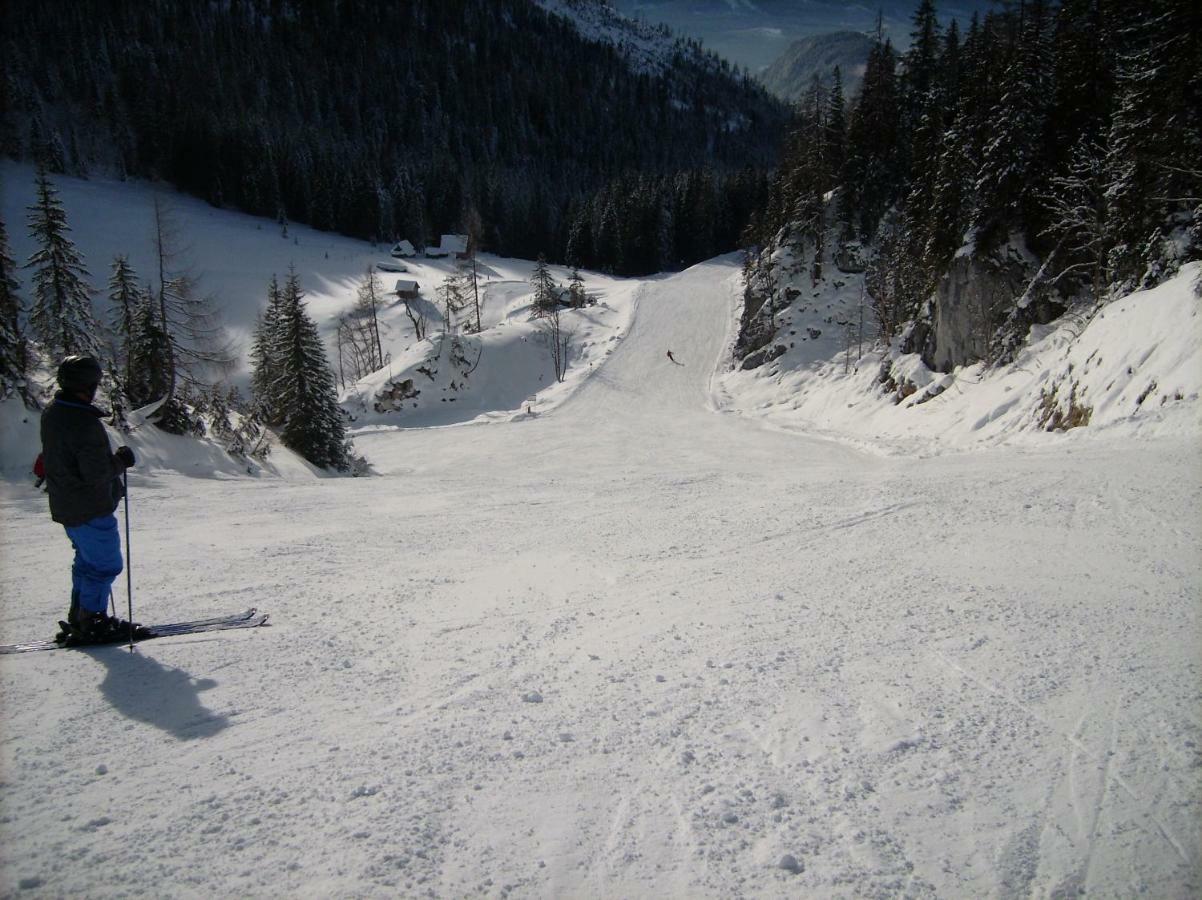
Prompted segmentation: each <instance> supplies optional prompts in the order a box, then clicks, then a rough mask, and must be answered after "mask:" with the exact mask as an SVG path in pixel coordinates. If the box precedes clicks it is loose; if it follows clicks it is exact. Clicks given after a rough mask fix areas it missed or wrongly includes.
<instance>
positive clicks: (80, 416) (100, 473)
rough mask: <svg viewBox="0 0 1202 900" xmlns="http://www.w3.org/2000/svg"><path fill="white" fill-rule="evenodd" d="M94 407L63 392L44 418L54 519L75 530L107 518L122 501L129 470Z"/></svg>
mask: <svg viewBox="0 0 1202 900" xmlns="http://www.w3.org/2000/svg"><path fill="white" fill-rule="evenodd" d="M103 415H104V413H103V412H101V411H100V410H99V409H97V408H96V407H95V406H92V405H91V404H88V403H84V402H82V401H79V400H72V399H71V398H69V397H64V396H63V394H62V392H61V391H60V392H59V393H58V394H56V395H55V397H54V402H53V403H51V404H50V405H49V406H48V407H46V409H45V411H44V412H43V413H42V457H43V461H44V462H45V465H46V487H47V488H48V489H49V491H50V518H52V519H53V520H54V521H56V522H58V523H59V524H61V525H67V526H74V525H82V524H83V523H84V522H90V521H91V520H92V519H95V518H98V517H99V516H107V515H109V514H110V513H112V512H113V510H115V509H116V508H117V504H118V503H120V502H121V497H122V488H121V478H120V475H121V473H122V472H124V471H125V466H123V465H122V464H121V461H120V460H119V459H118V458H117V456H116V454H114V453H113V448H112V447H111V446H109V439H108V435H107V434H105V431H104V426H103V425H101V424H100V418H101V417H102V416H103Z"/></svg>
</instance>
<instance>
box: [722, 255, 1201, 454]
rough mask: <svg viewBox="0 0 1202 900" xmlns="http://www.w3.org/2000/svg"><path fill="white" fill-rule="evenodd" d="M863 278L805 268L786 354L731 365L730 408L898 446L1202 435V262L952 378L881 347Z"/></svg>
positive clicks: (726, 386) (913, 449) (783, 341)
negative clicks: (995, 362) (816, 275)
mask: <svg viewBox="0 0 1202 900" xmlns="http://www.w3.org/2000/svg"><path fill="white" fill-rule="evenodd" d="M861 284H862V281H861V276H859V275H843V274H840V273H838V272H836V273H835V274H834V275H831V276H828V277H827V278H825V279H823V280H820V281H819V282H818V284H817V286H811V285H810V282H809V279H808V278H806V279H805V282H804V287H803V289H802V291H801V294H800V295H799V296H798V297H797V298H796V299H794V301H793V302H792V303H790V304H789V305H788V307H787V308H786V309H784V310H782V311H781V312H780V313H779V318H780V324H781V325H782V326H783V327H782V328H781V330H780V331H779V332H778V335H777V339H776V341H774V342H773V344H774V345H780V347H781V348H782V349H783V350H784V352H783V353H782V354H781V355H780V356H778V357H777V358H775V359H773V360H772V361H771V362H769V363H767V364H765V365H763V366H760V367H758V368H754V369H751V370H747V371H744V370H741V369H736V370H734V371H728V372H727V373H726V374H724V375H723V376H722V377H721V378H720V386H719V390H718V393H719V403H720V405H721V407H722V408H723V409H725V410H728V411H731V412H736V413H739V414H742V415H746V416H749V417H751V418H754V419H756V420H759V421H764V422H768V423H771V424H772V425H774V426H778V427H783V428H786V429H791V430H798V431H801V432H804V433H806V434H824V435H828V436H831V437H835V438H838V439H840V440H843V441H848V442H851V443H853V444H856V445H859V446H862V447H865V448H869V449H872V450H873V451H875V452H880V453H885V454H896V453H903V454H921V455H926V454H931V453H940V452H946V451H958V450H964V449H969V448H974V447H977V448H979V447H990V446H999V445H1011V446H1031V447H1043V446H1050V445H1054V444H1058V443H1070V444H1072V443H1076V442H1080V441H1089V440H1092V439H1093V438H1095V437H1096V436H1098V435H1105V436H1108V437H1115V438H1118V437H1122V438H1127V437H1139V436H1143V437H1151V436H1176V437H1179V438H1189V439H1193V440H1198V439H1200V438H1202V263H1190V264H1188V265H1186V266H1184V267H1183V268H1182V270H1181V271H1180V272H1179V273H1178V274H1177V275H1176V276H1175V277H1174V278H1172V279H1171V280H1169V281H1167V282H1165V283H1164V284H1162V285H1160V286H1159V287H1156V288H1153V289H1151V290H1147V291H1140V292H1138V293H1135V294H1131V295H1129V296H1127V297H1124V298H1122V299H1119V300H1116V301H1113V302H1111V303H1109V304H1107V305H1104V306H1102V307H1101V308H1100V309H1097V310H1092V311H1089V312H1088V313H1084V314H1071V315H1068V316H1065V317H1064V318H1062V319H1060V320H1059V321H1057V322H1054V323H1052V324H1050V325H1045V326H1035V327H1034V328H1033V329H1032V333H1031V335H1030V337H1029V339H1028V342H1027V343H1026V345H1025V346H1024V347H1023V348H1022V349H1021V350H1020V352H1019V353H1018V355H1017V357H1016V358H1015V360H1014V362H1013V363H1011V364H1009V365H1004V366H997V367H987V366H985V365H983V364H977V365H973V366H964V367H959V368H957V369H956V370H955V371H953V372H950V373H947V374H943V373H939V372H933V371H931V370H929V369H928V368H927V367H926V366H925V365H924V364H923V362H922V360H921V358H919V356H918V355H917V354H911V355H900V354H898V353H897V351H896V348H893V349H891V350H889V351H885V350H883V349H882V348H881V347H880V346H874V345H873V340H872V331H873V323H872V310H871V308H870V307H868V306H866V304H867V302H868V301H864V300H862V299H861V297H862V294H861ZM862 307H863V315H862V316H861V308H862ZM861 321H862V322H863V326H862V327H861ZM861 335H863V336H864V337H863V339H862V340H861ZM770 346H771V345H770ZM1080 426H1088V427H1080ZM1048 432H1056V434H1049V433H1048Z"/></svg>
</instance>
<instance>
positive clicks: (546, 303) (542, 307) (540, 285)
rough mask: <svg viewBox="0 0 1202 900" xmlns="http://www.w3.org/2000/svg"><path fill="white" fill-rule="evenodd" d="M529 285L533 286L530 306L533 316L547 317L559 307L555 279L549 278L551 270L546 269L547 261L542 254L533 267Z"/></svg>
mask: <svg viewBox="0 0 1202 900" xmlns="http://www.w3.org/2000/svg"><path fill="white" fill-rule="evenodd" d="M530 284H531V285H533V286H534V299H533V301H532V305H533V306H534V313H535V315H539V316H542V315H547V314H548V313H550V312H551V311H552V310H555V309H557V308H558V307H559V290H558V288H557V287H556V285H555V279H554V278H553V277H552V276H551V270H550V269H548V268H547V260H546V258H545V257H544V256H542V254H539V257H538V262H537V263H536V264H535V266H534V273H533V274H532V275H531V276H530Z"/></svg>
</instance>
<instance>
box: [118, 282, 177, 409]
mask: <svg viewBox="0 0 1202 900" xmlns="http://www.w3.org/2000/svg"><path fill="white" fill-rule="evenodd" d="M128 352H129V356H128V360H127V377H126V381H125V385H124V389H125V396H126V398H127V399H128V400H129V402H130V404H131V406H133V407H134V408H137V407H139V406H145V405H146V404H148V403H153V402H155V401H156V400H161V399H163V398H164V397H166V396H167V391H168V388H169V385H168V383H167V367H166V365H165V364H164V360H165V359H166V358H167V356H168V354H169V353H170V352H171V343H170V340H169V339H168V337H167V335H166V334H165V333H164V332H163V329H162V327H161V326H160V324H159V315H158V307H157V305H156V303H155V302H154V299H153V298H152V297H151V296H150V290H149V288H147V289H145V290H142V291H139V298H138V303H137V305H136V306H135V308H134V311H133V319H132V322H131V323H130V339H129V351H128Z"/></svg>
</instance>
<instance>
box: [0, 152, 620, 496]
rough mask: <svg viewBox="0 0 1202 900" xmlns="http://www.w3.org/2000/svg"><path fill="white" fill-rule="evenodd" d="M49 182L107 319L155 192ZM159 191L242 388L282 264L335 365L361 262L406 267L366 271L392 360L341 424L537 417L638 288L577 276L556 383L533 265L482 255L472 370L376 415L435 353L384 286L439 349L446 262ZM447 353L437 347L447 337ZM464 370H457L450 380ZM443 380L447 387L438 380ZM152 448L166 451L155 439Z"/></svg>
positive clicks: (147, 243)
mask: <svg viewBox="0 0 1202 900" xmlns="http://www.w3.org/2000/svg"><path fill="white" fill-rule="evenodd" d="M0 178H2V182H3V185H4V191H3V195H2V197H0V217H3V219H4V221H6V222H8V223H11V224H10V226H9V233H10V235H11V243H12V249H13V254H14V256H15V258H17V259H18V260H20V261H24V260H25V259H27V258H28V256H29V254H30V253H31V252H32V250H33V247H32V242H31V239H30V238H29V235H28V234H27V232H26V229H25V227H24V223H25V218H26V214H25V208H26V207H27V206H29V205H30V204H31V203H32V202H33V173H32V169H31V168H30V167H28V166H22V165H14V164H11V163H4V164H3V165H2V166H0ZM55 184H56V186H57V187H58V190H59V192H60V197H61V199H62V202H63V205H64V207H65V209H66V211H67V217H68V222H69V223H70V225H71V228H72V237H73V238H74V239H75V241H76V243H77V245H78V246H79V248H80V250H81V251H82V253H83V255H84V258H85V260H86V262H87V265H88V267H89V271H90V273H91V275H92V284H93V286H94V287H95V288H96V289H97V297H96V303H95V305H96V308H97V312H98V314H99V316H100V317H101V318H102V319H104V318H105V317H106V316H107V305H106V303H107V302H106V300H105V294H106V291H105V289H104V285H105V282H106V281H107V278H108V270H109V267H110V265H111V263H112V260H113V258H114V256H116V255H117V254H119V253H126V254H128V255H129V257H130V262H131V264H132V265H133V267H134V268H135V269H136V270H137V271H138V272H139V273H141V274H142V275H143V277H144V278H145V277H149V276H150V274H151V273H152V272H153V270H154V256H153V248H152V242H151V221H152V219H151V216H152V200H153V191H154V189H153V187H152V186H150V185H148V184H146V183H144V182H136V181H130V182H118V181H111V180H105V179H91V180H82V179H76V178H69V177H66V176H59V177H57V178H55ZM160 196H161V197H162V198H163V199H165V200H166V202H167V204H168V206H169V208H170V210H171V218H172V220H173V222H174V224H175V227H176V229H177V231H178V234H179V238H180V243H181V244H182V245H183V246H184V247H186V254H187V257H188V261H189V262H190V264H191V266H190V267H191V269H192V271H193V272H194V274H195V275H197V276H199V278H200V288H201V291H202V292H205V293H209V294H211V295H212V296H213V298H214V299H215V301H216V305H217V307H218V308H219V309H220V310H221V313H222V316H223V320H224V322H225V325H226V327H227V329H228V330H229V332H230V333H231V335H232V336H233V337H234V339H235V342H236V343H237V345H238V346H239V347H240V354H239V355H240V364H239V367H238V369H237V370H236V372H235V373H234V375H233V377H232V380H233V381H234V383H236V384H239V385H240V386H241V387H242V388H243V389H245V388H246V387H247V385H248V383H249V369H248V366H249V362H248V358H247V350H248V348H249V344H250V335H251V332H252V331H253V329H254V325H255V321H256V318H257V317H258V315H259V314H260V312H261V311H262V310H263V308H264V306H265V305H266V297H267V284H268V281H269V280H270V278H271V276H272V275H273V274H275V275H283V274H284V273H286V272H287V271H288V269H289V268H290V267H294V268H295V269H296V271H297V273H298V275H299V276H300V280H301V284H302V286H303V287H304V289H305V291H306V294H307V305H308V309H309V312H310V314H311V315H312V316H313V317H314V318H315V320H316V321H317V323H318V325H319V327H320V329H321V331H322V334H323V336H324V337H325V338H326V342H327V348H328V352H329V356H330V360H331V364H332V365H334V366H335V368H337V364H338V360H337V350H336V344H335V337H334V334H335V331H336V329H337V323H338V318H339V316H340V315H342V314H345V313H347V312H348V311H349V310H350V309H351V308H352V307H353V306H354V302H355V293H356V288H357V285H358V283H359V282H360V281H362V279H363V278H364V275H365V273H366V272H367V270H368V268H369V267H374V266H378V265H379V264H384V265H385V266H388V267H389V268H390V269H391V268H396V267H399V266H403V267H404V268H405V270H406V271H404V272H402V273H397V272H393V271H382V270H377V274H378V275H379V277H380V283H381V286H382V287H383V288H384V290H385V291H388V292H389V294H390V296H389V298H388V299H387V300H386V302H385V303H384V304H383V305H382V308H381V309H380V312H379V319H380V329H381V341H382V344H383V350H384V353H385V356H386V357H387V358H391V360H392V361H393V362H392V363H391V364H390V365H389V366H388V367H386V368H385V369H382V370H381V371H380V372H378V373H376V374H375V375H373V376H370V377H369V378H367V379H366V380H365V381H364V382H363V384H361V385H354V384H351V385H348V386H347V388H346V389H345V391H344V397H345V399H346V405H347V410H348V412H350V414H351V415H352V416H353V417H354V422H353V423H352V424H353V425H358V426H362V425H365V424H389V425H400V426H405V427H411V426H415V427H424V426H429V425H438V424H451V423H455V422H462V421H468V420H471V419H472V418H475V417H476V416H486V417H497V416H502V417H504V416H507V415H515V414H518V413H520V412H522V411H523V410H524V409H525V408H526V407H527V406H530V407H531V408H532V409H536V410H541V411H545V410H547V409H549V408H550V407H551V406H553V405H554V404H555V403H557V402H559V401H560V400H562V399H563V397H565V396H567V394H568V393H570V391H571V389H572V388H573V387H574V386H575V385H577V384H578V383H579V381H580V379H582V378H584V377H586V376H587V374H588V372H590V371H591V370H592V369H593V368H594V367H595V366H597V365H598V364H599V363H600V362H601V360H603V359H604V357H605V355H606V354H607V353H608V352H609V351H610V350H611V349H612V348H613V346H614V344H615V342H616V341H618V340H619V339H620V337H621V335H622V334H623V333H624V331H625V329H626V327H627V322H628V320H629V317H630V314H631V309H632V304H633V303H634V301H635V297H634V293H635V291H636V289H637V286H638V283H637V282H626V281H622V280H617V279H613V278H609V277H607V276H604V275H595V274H591V273H584V275H585V282H584V287H585V290H586V291H587V292H588V294H589V296H590V297H591V298H592V299H593V300H595V301H596V303H595V304H594V305H591V306H588V307H586V308H584V309H580V310H566V311H565V312H564V313H563V320H564V321H563V328H564V332H565V333H570V334H571V342H570V348H569V351H570V360H569V363H570V365H569V371H568V377H567V379H566V380H565V383H564V384H563V385H558V384H557V383H556V380H555V374H554V367H553V365H552V360H551V357H550V352H549V349H548V348H547V346H546V341H545V339H544V337H543V336H542V334H541V333H540V328H539V325H538V324H537V323H536V322H535V321H533V320H532V316H531V308H530V297H531V294H532V293H533V288H532V287H531V285H530V282H529V279H530V275H531V273H532V271H533V268H534V264H533V263H530V262H526V261H522V260H509V259H503V258H499V257H495V256H491V255H488V254H482V255H481V256H480V259H479V265H478V272H479V282H480V287H481V297H482V304H481V320H482V324H483V325H484V327H485V331H484V332H483V333H482V334H481V335H479V336H473V337H471V338H470V339H469V338H465V340H467V341H468V342H470V343H471V344H472V345H473V347H474V349H473V350H472V353H471V360H472V363H475V362H477V360H478V361H479V367H478V368H477V369H476V370H475V371H473V372H472V373H471V375H470V376H469V377H466V378H465V377H458V378H457V377H456V375H455V374H454V371H453V367H452V366H451V365H449V364H448V365H444V366H442V368H441V380H440V381H439V382H438V386H437V387H435V388H432V389H431V390H428V391H426V392H425V393H424V394H423V395H422V399H421V400H420V401H418V404H417V406H413V405H411V404H407V405H406V406H405V407H404V409H403V410H389V411H387V412H386V413H384V414H380V413H377V412H376V411H375V405H376V404H375V400H376V397H375V395H376V394H377V393H378V392H379V390H380V389H381V388H382V387H383V385H384V384H385V383H390V382H394V381H395V382H401V381H403V380H404V379H407V378H416V379H417V380H418V381H425V378H424V377H423V376H421V375H420V374H418V375H415V370H416V369H418V368H429V366H427V363H428V361H429V360H430V359H431V357H432V354H435V355H436V351H435V349H432V346H431V343H430V341H425V342H419V341H417V339H416V337H415V333H414V326H413V324H412V323H411V320H410V318H409V316H408V315H407V314H406V311H405V307H404V304H403V303H402V302H401V301H400V300H399V299H398V298H397V297H396V296H395V295H393V294H391V291H392V289H393V288H394V287H395V284H396V282H397V281H398V280H400V279H405V280H412V281H414V282H416V283H417V285H418V288H419V292H420V293H419V298H418V300H417V301H415V303H414V306H415V307H416V308H418V309H419V310H420V312H421V314H422V315H423V316H424V317H425V318H426V320H427V327H428V329H429V332H430V333H431V336H432V337H434V338H435V339H436V342H437V345H438V349H441V348H442V345H443V341H442V340H441V335H443V333H444V330H445V327H444V323H443V321H442V313H441V311H440V308H439V303H438V290H439V287H440V285H441V284H442V282H443V281H444V279H445V278H446V277H447V276H448V275H450V274H454V273H455V272H457V271H458V269H457V266H456V263H455V262H454V261H453V260H450V259H427V258H423V257H419V258H413V259H406V260H403V261H402V260H397V259H393V258H392V257H391V256H390V255H389V247H387V246H375V247H373V246H372V245H371V244H368V243H366V242H363V241H357V240H353V239H350V238H345V237H341V236H338V235H334V234H329V233H326V232H320V231H315V230H313V229H310V228H306V227H304V226H298V225H288V226H286V227H282V226H280V225H278V224H276V223H274V222H271V221H269V220H264V219H260V218H255V217H252V216H246V215H242V214H240V213H232V212H228V211H223V210H217V209H214V208H213V207H211V206H209V205H208V204H205V203H202V202H200V201H198V200H195V199H192V198H189V197H185V196H182V195H180V194H176V193H174V192H170V191H168V192H167V193H165V194H161V195H160ZM552 274H553V275H554V276H555V278H556V279H557V281H558V282H560V283H561V284H566V282H567V280H568V272H567V271H566V270H564V269H562V268H558V267H552ZM481 349H483V354H482V355H481V353H480V352H479V351H481ZM446 350H447V352H448V353H449V351H450V348H449V342H447V348H446ZM464 368H467V367H466V366H465V367H463V368H461V369H460V370H459V372H460V373H462V371H463V369H464ZM431 381H433V379H431ZM452 381H454V382H455V388H453V389H452V388H450V386H449V385H450V383H451V382H452ZM421 386H422V385H419V388H420V387H421ZM448 392H449V393H448ZM536 396H537V400H536ZM18 405H19V404H18ZM16 406H17V405H14V408H13V410H11V411H9V412H8V413H6V415H9V416H10V418H12V420H13V422H14V430H15V431H16V432H17V434H16V436H14V437H11V438H8V439H6V445H5V449H6V450H7V451H8V452H6V453H5V454H4V455H3V467H2V471H4V472H5V473H6V474H7V475H9V476H10V477H12V476H21V477H23V476H24V474H25V473H26V472H27V471H28V469H29V461H30V460H32V459H33V457H34V456H36V452H37V451H36V448H37V437H36V428H35V427H34V423H33V419H32V418H31V417H29V416H28V415H26V414H25V413H24V412H23V411H22V410H20V409H17V408H16ZM22 420H24V421H22ZM184 443H185V444H186V443H187V442H184ZM130 444H131V446H133V447H134V449H135V451H138V452H140V453H151V458H152V459H153V460H154V462H155V463H156V464H162V465H169V466H175V465H176V463H174V462H172V461H171V460H170V459H169V458H168V457H169V456H170V454H169V453H166V454H165V451H164V452H159V450H157V449H156V450H153V451H152V448H151V447H150V446H149V445H144V444H143V440H142V435H140V434H134V435H132V436H131V438H130ZM159 444H161V445H162V446H164V447H167V446H177V445H176V444H175V443H173V442H170V441H169V442H166V443H163V441H162V440H159ZM178 446H181V447H182V446H184V445H183V444H181V445H178ZM214 452H217V451H216V450H215V448H214ZM164 454H165V455H164ZM209 455H211V454H208V453H204V454H201V458H200V459H196V458H194V456H195V453H194V452H192V451H188V452H184V453H183V454H182V459H183V461H182V462H180V463H179V466H180V467H181V468H182V469H183V470H186V471H191V470H193V469H201V470H202V471H203V466H204V463H203V459H204V458H207V457H208V456H209ZM298 462H299V461H298ZM263 468H264V471H265V472H273V471H278V472H283V471H289V472H308V471H309V467H307V466H306V465H305V464H303V463H300V464H299V468H298V466H296V465H287V466H284V467H283V468H282V469H281V468H280V464H279V463H278V461H276V462H273V463H272V464H271V465H268V466H265V467H263ZM240 470H241V469H240V467H239V466H238V465H237V464H231V463H230V462H229V461H221V460H220V459H219V455H218V456H214V457H213V471H220V472H225V473H229V472H234V473H236V472H238V471H240Z"/></svg>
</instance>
